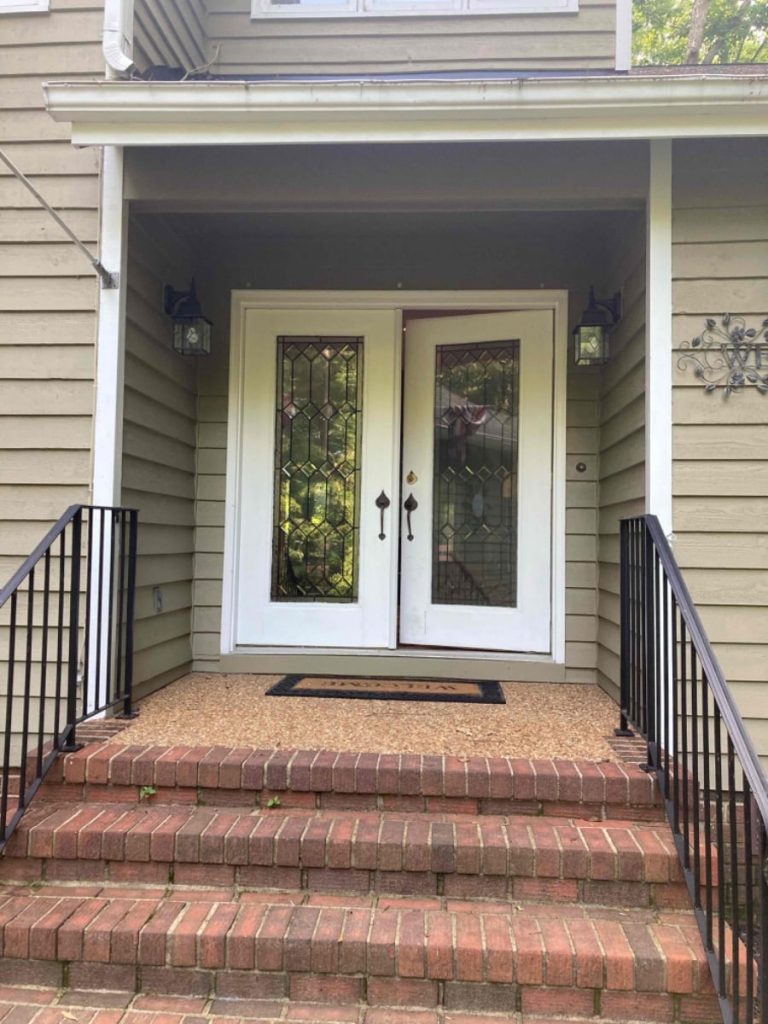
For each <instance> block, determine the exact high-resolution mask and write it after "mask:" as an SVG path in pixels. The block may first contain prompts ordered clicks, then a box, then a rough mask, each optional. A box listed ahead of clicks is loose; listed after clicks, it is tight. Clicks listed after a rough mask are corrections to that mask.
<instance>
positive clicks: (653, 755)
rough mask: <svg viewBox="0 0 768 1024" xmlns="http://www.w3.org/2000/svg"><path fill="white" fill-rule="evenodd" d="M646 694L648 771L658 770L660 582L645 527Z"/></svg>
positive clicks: (644, 622) (644, 653) (644, 672)
mask: <svg viewBox="0 0 768 1024" xmlns="http://www.w3.org/2000/svg"><path fill="white" fill-rule="evenodd" d="M642 543H643V546H642V551H643V584H642V586H643V604H644V615H643V633H644V636H643V641H644V652H643V661H644V665H643V690H644V699H645V709H646V718H645V720H646V730H647V736H646V739H647V742H648V767H649V768H658V766H659V758H658V738H659V732H658V722H657V721H656V642H657V640H658V637H657V636H656V603H655V600H654V597H655V590H656V579H655V575H654V571H653V565H654V558H653V540H652V539H651V535H650V533H649V532H648V527H647V526H646V525H645V523H644V524H643V538H642Z"/></svg>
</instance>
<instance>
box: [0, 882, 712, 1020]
mask: <svg viewBox="0 0 768 1024" xmlns="http://www.w3.org/2000/svg"><path fill="white" fill-rule="evenodd" d="M222 896H224V898H222ZM0 953H1V954H2V957H3V961H2V965H3V969H4V970H7V971H11V972H12V971H13V969H14V964H15V963H17V962H18V961H20V960H28V961H32V962H34V961H59V962H67V961H75V962H78V963H89V964H100V965H107V964H110V965H118V964H119V965H126V966H130V967H133V966H134V965H136V966H138V967H139V969H140V971H141V970H143V969H146V968H161V967H166V968H186V969H194V970H195V971H197V972H205V971H208V972H211V973H212V974H215V972H217V971H222V972H227V973H228V974H230V975H232V974H238V973H239V974H241V975H242V974H243V973H245V974H246V975H248V976H249V977H250V976H251V975H252V974H253V973H256V974H257V975H262V976H263V975H264V974H270V973H273V972H274V973H280V974H282V975H284V976H289V975H291V974H293V973H296V974H300V975H302V976H304V975H306V976H308V977H312V978H315V979H318V978H319V979H322V978H323V977H327V978H329V979H337V978H339V977H342V978H344V977H345V976H349V977H350V978H354V977H356V976H359V975H361V974H365V975H367V978H368V986H369V989H370V986H371V985H374V983H376V982H377V981H379V980H380V979H389V983H391V982H392V980H393V979H399V980H400V981H401V982H404V981H405V980H408V982H409V983H410V984H412V985H413V986H414V987H415V988H416V989H418V987H419V985H422V986H424V985H425V984H427V983H428V982H429V981H432V982H440V983H444V984H446V985H448V984H450V983H452V982H457V983H484V984H501V985H504V984H507V985H511V984H513V983H514V984H516V985H518V986H553V987H564V988H566V989H603V990H606V991H609V992H610V991H619V992H627V991H632V990H640V991H642V992H643V993H699V992H703V993H709V992H710V991H711V982H710V979H709V973H708V969H707V966H706V961H705V958H704V952H703V950H702V947H701V944H700V940H699V936H698V931H697V929H696V924H695V921H694V919H693V916H692V915H691V914H679V913H674V912H666V913H657V912H651V911H643V910H637V909H636V910H633V911H632V912H626V911H611V910H608V909H596V908H588V907H580V906H576V905H568V906H563V905H559V906H558V905H545V904H525V903H503V902H499V903H490V902H474V903H472V902H471V901H456V900H446V899H445V898H443V899H438V898H435V899H423V898H422V899H413V898H412V899H407V898H385V897H382V896H365V897H362V896H359V897H354V896H352V897H350V896H343V897H342V896H329V895H309V894H304V895H301V894H298V893H285V894H283V895H279V894H274V893H271V894H267V893H250V894H242V895H241V897H240V898H239V899H232V898H227V897H226V895H225V894H223V893H219V892H217V891H215V890H200V891H194V890H191V891H185V890H183V889H180V890H178V891H171V892H168V890H166V889H159V888H158V889H154V890H153V889H152V888H149V887H147V888H143V889H129V888H122V889H121V888H120V887H102V888H99V887H96V886H94V887H85V886H80V887H78V886H69V887H68V886H59V887H55V886H43V887H41V888H39V889H36V890H32V889H29V888H22V887H5V888H4V889H3V890H2V895H1V896H0ZM11 976H13V975H12V974H11ZM137 984H138V982H137ZM417 1001H418V1000H414V1002H417Z"/></svg>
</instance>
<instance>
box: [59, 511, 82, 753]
mask: <svg viewBox="0 0 768 1024" xmlns="http://www.w3.org/2000/svg"><path fill="white" fill-rule="evenodd" d="M82 524H83V515H82V512H80V513H79V514H78V515H76V516H75V517H74V519H73V520H72V544H71V547H70V558H71V563H70V567H69V637H68V639H69V665H68V669H67V736H66V740H65V746H64V748H63V749H65V750H76V749H77V736H76V725H77V673H78V667H79V644H78V639H79V632H80V556H81V542H82Z"/></svg>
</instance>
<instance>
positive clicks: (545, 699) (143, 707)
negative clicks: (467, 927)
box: [121, 672, 620, 761]
mask: <svg viewBox="0 0 768 1024" xmlns="http://www.w3.org/2000/svg"><path fill="white" fill-rule="evenodd" d="M279 678H280V676H265V675H239V674H238V675H224V674H209V673H203V672H195V673H191V674H189V675H186V676H184V677H183V678H181V679H178V680H176V682H174V683H171V684H170V685H168V686H166V687H165V688H164V689H162V690H159V691H158V692H157V693H154V694H152V695H151V696H150V697H147V698H145V699H144V700H143V701H141V702H140V703H139V705H138V709H139V711H140V715H139V718H138V719H137V720H136V721H135V722H133V723H132V724H131V725H130V726H129V727H128V728H127V729H126V730H125V731H124V732H123V733H122V735H121V742H125V743H128V744H160V745H166V744H167V745H171V746H178V745H182V746H218V745H221V746H230V747H234V746H252V747H257V748H260V747H265V748H277V749H283V748H298V749H310V750H317V749H328V750H338V751H355V752H379V753H393V754H409V753H416V754H454V755H458V756H464V755H466V756H469V755H472V754H475V755H481V756H488V757H498V756H501V757H526V758H567V759H574V760H581V759H585V760H597V761H600V760H610V761H616V760H619V759H620V758H619V756H618V754H617V753H616V752H615V751H614V750H613V749H612V746H611V745H610V744H609V740H610V739H612V737H613V729H614V727H615V726H616V725H617V724H618V722H617V720H618V708H617V706H616V704H615V703H614V702H613V701H612V700H611V699H610V697H608V696H607V694H605V693H604V692H603V691H602V690H601V689H600V688H599V687H598V686H589V685H574V684H555V683H514V682H505V683H502V687H503V689H504V694H505V697H506V700H507V703H506V704H458V703H456V704H454V703H436V702H435V703H432V702H422V701H388V700H349V699H343V698H317V697H267V696H266V695H265V691H266V690H267V689H268V688H269V687H270V686H272V685H273V683H275V682H277V680H278V679H279Z"/></svg>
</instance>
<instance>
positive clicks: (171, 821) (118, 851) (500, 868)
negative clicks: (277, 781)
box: [0, 803, 681, 892]
mask: <svg viewBox="0 0 768 1024" xmlns="http://www.w3.org/2000/svg"><path fill="white" fill-rule="evenodd" d="M7 856H8V857H9V858H11V862H10V863H13V860H14V859H16V858H29V859H31V860H35V859H39V860H40V861H41V867H42V863H43V862H50V861H51V860H52V859H53V860H58V861H75V860H79V861H104V862H134V863H139V864H140V863H143V862H150V861H151V862H152V865H153V867H155V866H157V865H159V864H163V863H165V864H168V865H170V864H171V863H175V864H177V865H178V864H183V865H192V864H210V865H216V866H221V867H222V868H224V867H226V866H229V867H230V868H231V869H232V870H231V871H230V874H231V875H232V878H231V881H232V882H235V881H238V882H240V883H241V884H247V881H248V876H247V871H243V872H241V873H238V874H237V875H236V874H235V870H236V869H239V868H241V867H243V868H251V867H262V868H266V867H274V868H278V869H280V868H303V869H307V870H308V871H309V872H311V873H312V874H311V875H310V877H309V878H307V879H306V881H307V882H308V883H309V882H310V881H312V880H314V881H315V882H317V881H319V879H318V873H319V872H323V871H327V870H330V871H341V870H347V871H352V872H378V873H379V874H380V875H381V873H386V874H387V875H389V873H406V874H409V875H412V876H423V875H428V874H429V875H440V876H443V875H474V876H489V877H491V878H493V879H495V880H497V879H500V878H511V879H513V880H514V879H515V878H529V879H534V878H539V879H589V880H593V881H596V882H625V883H642V882H648V883H666V882H669V881H674V882H679V881H680V879H681V876H680V872H679V865H678V859H677V855H676V852H675V848H674V844H673V841H672V837H671V834H670V833H669V831H668V829H666V828H663V827H658V826H654V825H653V824H651V823H642V822H641V823H633V822H628V821H614V822H606V821H580V820H577V819H576V820H574V819H570V820H569V819H564V818H547V817H532V816H530V815H509V816H491V815H487V816H483V817H480V818H478V819H477V820H474V821H473V820H469V819H468V816H466V815H445V814H431V815H430V814H426V813H422V814H419V815H410V816H407V815H405V814H402V813H397V812H383V813H382V812H370V813H362V814H356V813H354V812H345V811H335V812H330V811H325V812H323V811H320V812H318V811H313V810H307V811H301V810H290V811H283V810H278V809H275V810H265V811H261V812H243V811H242V810H241V809H240V808H222V807H215V808H185V807H181V808H180V807H178V806H174V805H158V806H153V805H145V804H141V805H137V806H130V807H126V806H125V805H122V804H100V803H88V804H84V805H73V806H69V805H67V806H60V805H56V804H53V805H51V804H43V805H41V806H39V807H33V808H32V809H31V810H30V811H29V812H28V813H27V815H26V817H25V818H24V819H23V821H22V823H21V825H20V826H19V828H18V830H17V832H16V834H15V836H14V837H13V838H12V839H11V841H10V843H9V845H8V849H7ZM25 863H26V866H27V869H30V864H29V862H25ZM9 869H10V864H6V871H8V870H9ZM240 874H242V878H241V877H240ZM221 876H222V872H219V878H218V881H221V880H222V877H221ZM0 877H6V878H7V877H8V875H7V874H5V875H3V865H2V863H0ZM86 877H87V876H86ZM27 880H28V878H27ZM435 891H436V890H435ZM496 891H497V890H494V892H496Z"/></svg>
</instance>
